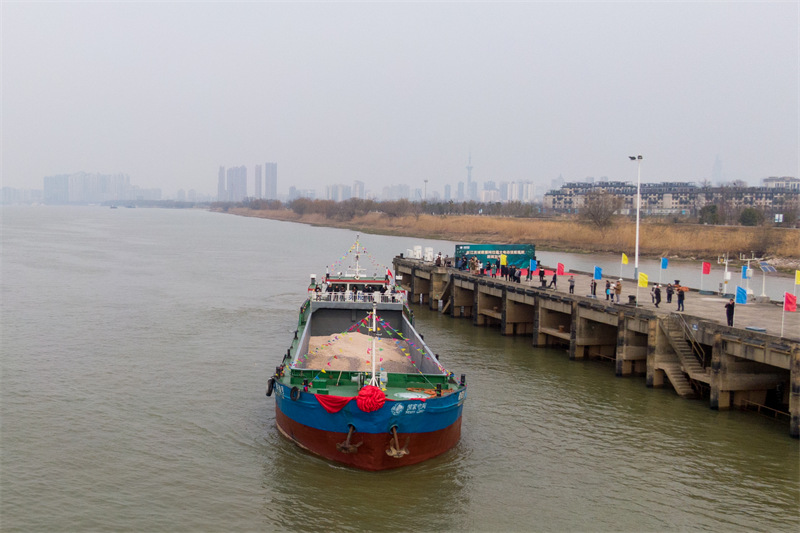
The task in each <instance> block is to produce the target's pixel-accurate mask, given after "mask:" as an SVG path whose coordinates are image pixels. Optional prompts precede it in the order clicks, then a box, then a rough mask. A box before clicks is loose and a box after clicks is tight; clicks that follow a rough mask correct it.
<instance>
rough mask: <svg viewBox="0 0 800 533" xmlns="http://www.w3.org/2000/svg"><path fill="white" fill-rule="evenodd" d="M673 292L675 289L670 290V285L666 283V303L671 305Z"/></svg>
mask: <svg viewBox="0 0 800 533" xmlns="http://www.w3.org/2000/svg"><path fill="white" fill-rule="evenodd" d="M674 292H675V289H673V288H672V283H667V303H668V304H671V303H672V294H673V293H674Z"/></svg>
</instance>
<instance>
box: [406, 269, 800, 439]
mask: <svg viewBox="0 0 800 533" xmlns="http://www.w3.org/2000/svg"><path fill="white" fill-rule="evenodd" d="M393 263H394V270H395V272H396V273H397V274H399V275H401V279H400V281H399V283H400V284H401V285H402V286H403V288H404V289H406V290H407V291H408V293H409V301H410V302H412V303H416V304H421V305H427V306H429V307H430V308H431V309H438V310H440V312H442V313H445V314H448V315H451V316H453V317H456V318H468V319H471V320H472V323H473V324H474V325H475V326H482V327H493V328H497V329H498V330H499V332H500V333H501V334H502V335H522V336H530V337H531V344H532V346H559V345H560V346H563V347H564V348H566V350H567V353H568V354H569V358H570V359H571V360H581V359H585V358H603V359H607V360H610V361H613V362H614V372H615V374H616V375H617V376H633V375H641V376H644V377H645V384H646V385H647V386H648V387H664V386H671V387H672V388H673V389H674V390H675V392H676V393H677V394H678V395H680V396H682V397H686V398H708V401H709V406H710V407H711V409H730V408H741V409H757V410H759V411H761V412H765V413H768V414H770V415H771V416H775V417H777V418H781V419H785V420H787V421H788V423H789V434H790V435H791V436H792V437H794V438H800V326H798V323H800V316H796V315H798V313H790V314H791V315H794V316H792V317H791V319H790V320H789V321H787V325H788V326H789V327H788V328H786V329H785V330H784V333H785V336H783V337H781V336H780V335H779V333H778V332H779V330H780V324H781V308H780V307H779V306H776V305H774V304H771V303H759V304H755V303H754V304H747V305H739V306H737V307H736V319H737V320H736V322H735V323H736V324H737V327H728V326H727V323H726V322H725V312H724V311H725V310H724V304H725V302H726V301H727V300H726V299H724V298H721V297H717V296H714V295H700V294H699V293H697V292H696V291H691V292H689V293H688V295H687V298H686V302H685V307H686V309H688V310H689V311H688V312H681V313H678V312H677V311H676V309H675V308H676V307H677V304H676V301H673V303H669V304H668V303H666V301H663V302H662V304H661V305H660V306H659V307H658V308H656V307H655V305H654V304H653V303H652V302H651V301H650V297H649V292H648V290H647V289H639V296H640V298H639V304H638V305H635V302H633V301H631V300H632V299H629V298H628V297H629V296H632V297H633V298H635V297H636V292H635V291H636V285H635V283H634V282H633V280H627V281H624V282H623V294H622V298H621V303H619V304H617V303H614V302H613V301H611V300H606V297H605V294H603V290H604V287H605V281H601V282H599V283H598V287H597V289H598V290H597V292H598V296H597V297H596V298H595V297H593V296H591V295H590V294H589V286H590V285H589V284H590V281H591V276H590V275H588V274H586V273H576V272H573V273H566V275H565V276H559V278H560V283H561V285H562V287H567V278H568V277H569V276H570V275H573V276H574V277H575V280H576V285H575V286H576V290H575V293H576V294H568V293H567V291H566V290H565V289H562V290H555V289H548V288H544V287H542V286H540V285H539V282H538V279H534V281H532V282H522V283H514V282H509V281H505V280H502V279H500V278H493V277H489V276H482V275H472V274H469V273H468V272H465V271H458V270H455V269H452V268H447V267H437V266H435V265H434V264H433V263H430V262H424V261H421V260H418V259H408V258H404V257H402V256H398V257H396V258H395V259H394V261H393ZM551 275H552V274H548V279H549V276H551ZM614 281H616V280H614ZM579 288H581V289H582V290H580V289H579ZM600 294H602V296H600ZM641 296H644V297H645V301H642V298H641ZM629 302H630V303H629ZM787 409H788V411H787Z"/></svg>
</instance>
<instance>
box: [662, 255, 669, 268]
mask: <svg viewBox="0 0 800 533" xmlns="http://www.w3.org/2000/svg"><path fill="white" fill-rule="evenodd" d="M667 265H669V259H668V258H666V257H662V258H661V270H666V269H667Z"/></svg>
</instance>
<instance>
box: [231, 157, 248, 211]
mask: <svg viewBox="0 0 800 533" xmlns="http://www.w3.org/2000/svg"><path fill="white" fill-rule="evenodd" d="M246 196H247V167H246V166H244V165H242V166H241V167H231V168H229V169H228V201H229V202H241V201H242V200H244V199H245V197H246Z"/></svg>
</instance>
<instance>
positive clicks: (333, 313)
mask: <svg viewBox="0 0 800 533" xmlns="http://www.w3.org/2000/svg"><path fill="white" fill-rule="evenodd" d="M365 254H366V251H365V250H364V249H363V248H362V247H361V243H360V242H359V240H358V238H357V239H356V242H355V244H354V245H353V246H351V248H350V250H349V251H348V252H347V253H346V254H345V256H344V257H343V258H342V260H341V261H340V262H339V263H343V262H344V261H345V260H346V259H347V258H348V257H349V258H350V260H351V261H352V264H351V266H350V267H349V268H347V269H346V270H345V271H343V272H330V269H328V272H326V274H325V277H324V279H317V277H316V276H315V275H312V276H311V283H310V285H309V286H308V289H307V295H306V298H305V301H304V302H303V304H302V305H301V307H300V312H299V317H298V321H297V329H296V330H295V332H294V338H293V339H292V341H291V344H290V346H289V348H288V349H287V351H286V353H285V354H284V355H283V358H282V360H281V362H280V365H279V366H277V367H276V368H275V373H274V375H272V376H271V377H270V378H269V380H268V381H267V396H274V398H275V419H276V424H277V427H278V430H279V431H280V432H281V434H283V435H284V436H285V437H286V438H288V439H289V440H291V441H293V442H294V443H296V444H297V445H298V446H300V447H302V448H304V449H306V450H308V451H309V452H311V453H314V454H316V455H319V456H321V457H324V458H326V459H328V460H331V461H335V462H338V463H342V464H345V465H348V466H350V467H353V468H357V469H361V470H369V471H379V470H388V469H392V468H398V467H402V466H407V465H412V464H415V463H419V462H421V461H425V460H427V459H430V458H432V457H436V456H438V455H441V454H442V453H444V452H446V451H448V450H450V449H451V448H453V447H454V446H455V445H456V444H457V443H458V441H459V439H460V437H461V415H462V410H463V406H464V402H465V400H466V397H467V384H466V378H465V376H464V375H463V374H462V375H461V376H460V377H459V378H458V379H456V376H455V375H454V374H453V373H452V372H449V371H448V370H447V369H445V368H444V366H443V365H442V364H441V362H440V361H439V358H438V356H437V355H436V354H434V353H433V352H432V351H431V349H430V348H429V347H428V346H427V345H426V344H425V341H424V340H423V337H422V335H420V334H419V333H418V332H417V331H416V329H415V328H414V317H413V313H412V312H411V311H410V309H409V307H408V302H407V301H406V292H405V291H404V290H402V289H401V288H400V287H399V286H398V285H396V284H395V279H394V276H393V275H392V272H391V269H388V268H385V267H379V268H380V270H378V269H377V268H376V271H375V273H374V274H373V275H371V276H365V275H364V272H366V271H367V269H365V268H362V267H361V266H360V260H361V258H362V256H364V255H365ZM376 264H377V263H376Z"/></svg>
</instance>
